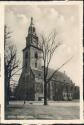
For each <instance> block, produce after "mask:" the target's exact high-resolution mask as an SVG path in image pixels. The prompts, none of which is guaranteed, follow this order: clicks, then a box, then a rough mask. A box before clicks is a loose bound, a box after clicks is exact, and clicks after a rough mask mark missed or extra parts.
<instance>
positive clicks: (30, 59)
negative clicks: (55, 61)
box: [17, 17, 42, 100]
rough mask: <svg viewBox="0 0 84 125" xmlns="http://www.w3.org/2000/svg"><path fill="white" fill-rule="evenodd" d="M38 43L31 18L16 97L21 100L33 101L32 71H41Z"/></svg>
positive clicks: (34, 83) (34, 85)
mask: <svg viewBox="0 0 84 125" xmlns="http://www.w3.org/2000/svg"><path fill="white" fill-rule="evenodd" d="M38 42H39V40H38V36H37V34H36V29H35V26H34V23H33V18H32V17H31V22H30V26H29V29H28V35H27V37H26V47H25V48H24V49H23V68H22V73H21V76H20V79H19V84H18V88H17V92H18V94H17V95H19V99H21V100H23V99H25V100H35V91H36V90H35V87H36V81H35V74H34V72H33V71H37V72H38V71H41V67H42V58H41V57H42V49H41V48H40V47H39V46H38ZM20 93H21V95H20Z"/></svg>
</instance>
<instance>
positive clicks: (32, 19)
mask: <svg viewBox="0 0 84 125" xmlns="http://www.w3.org/2000/svg"><path fill="white" fill-rule="evenodd" d="M31 25H33V17H31Z"/></svg>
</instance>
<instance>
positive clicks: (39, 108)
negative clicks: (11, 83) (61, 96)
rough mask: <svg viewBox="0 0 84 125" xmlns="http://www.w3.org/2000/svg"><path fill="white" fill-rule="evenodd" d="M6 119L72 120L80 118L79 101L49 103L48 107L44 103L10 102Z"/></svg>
mask: <svg viewBox="0 0 84 125" xmlns="http://www.w3.org/2000/svg"><path fill="white" fill-rule="evenodd" d="M5 116H6V119H21V120H30V119H39V120H40V119H41V120H42V119H45V120H47V119H48V120H72V119H74V120H75V119H79V118H80V110H79V102H78V101H71V102H70V101H68V102H65V101H61V102H58V101H56V102H54V101H52V102H50V101H49V102H48V105H47V106H44V105H43V102H36V101H35V102H32V101H31V102H30V101H27V102H26V103H25V104H24V102H23V101H16V102H14V101H13V102H10V104H9V106H8V109H7V111H6V113H5Z"/></svg>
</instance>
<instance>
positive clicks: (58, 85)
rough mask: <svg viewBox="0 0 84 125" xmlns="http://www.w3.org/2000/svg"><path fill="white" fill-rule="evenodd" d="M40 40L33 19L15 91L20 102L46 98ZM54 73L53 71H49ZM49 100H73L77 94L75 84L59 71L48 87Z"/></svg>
mask: <svg viewBox="0 0 84 125" xmlns="http://www.w3.org/2000/svg"><path fill="white" fill-rule="evenodd" d="M38 43H39V38H38V36H37V34H36V28H35V26H34V23H33V18H31V21H30V26H29V29H28V35H27V37H26V47H25V48H24V49H23V66H22V67H23V68H22V73H21V76H20V78H19V81H18V86H17V87H16V89H15V97H16V99H18V100H28V101H34V100H37V101H41V100H43V98H44V80H43V79H44V75H43V66H42V58H39V57H40V56H42V49H41V48H40V47H39V46H38ZM49 72H50V73H53V69H49ZM47 91H48V92H47V98H48V100H54V101H56V100H72V99H73V98H74V94H75V84H74V83H73V82H72V80H71V79H70V78H69V77H68V76H67V75H66V74H65V72H64V73H62V72H60V71H58V72H57V73H56V74H55V75H54V76H53V78H52V80H51V81H50V82H49V84H48V86H47Z"/></svg>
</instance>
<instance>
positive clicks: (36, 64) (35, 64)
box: [35, 60, 37, 68]
mask: <svg viewBox="0 0 84 125" xmlns="http://www.w3.org/2000/svg"><path fill="white" fill-rule="evenodd" d="M35 68H37V60H36V62H35Z"/></svg>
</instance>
